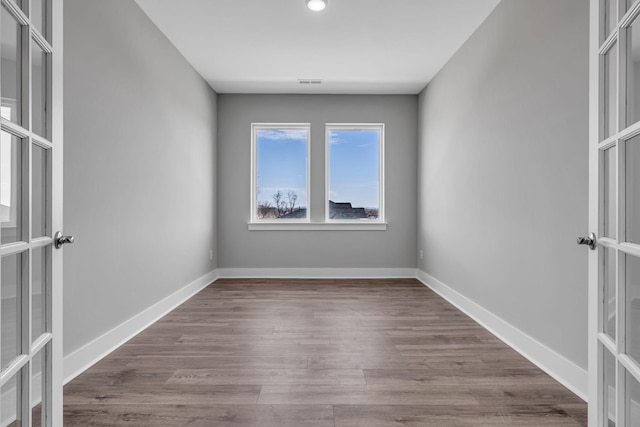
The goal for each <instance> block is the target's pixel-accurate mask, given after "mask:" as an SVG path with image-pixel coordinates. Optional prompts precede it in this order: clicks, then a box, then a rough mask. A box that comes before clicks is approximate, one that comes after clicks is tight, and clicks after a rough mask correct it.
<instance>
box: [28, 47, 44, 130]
mask: <svg viewBox="0 0 640 427" xmlns="http://www.w3.org/2000/svg"><path fill="white" fill-rule="evenodd" d="M31 52H32V54H31V61H32V67H33V68H32V70H31V73H32V74H31V78H32V81H31V92H32V97H31V100H32V102H33V106H32V117H33V121H32V127H33V129H32V130H33V131H34V132H35V133H37V134H38V135H41V136H43V137H47V117H46V102H47V98H46V93H47V82H46V79H47V75H46V69H47V67H46V66H47V55H46V54H45V53H44V51H43V50H42V48H40V45H38V43H36V42H34V41H33V40H32V41H31Z"/></svg>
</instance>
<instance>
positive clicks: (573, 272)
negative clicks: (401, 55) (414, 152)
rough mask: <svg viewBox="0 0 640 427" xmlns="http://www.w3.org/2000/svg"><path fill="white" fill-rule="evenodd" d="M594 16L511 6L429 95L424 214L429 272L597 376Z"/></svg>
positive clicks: (424, 115) (422, 155)
mask: <svg viewBox="0 0 640 427" xmlns="http://www.w3.org/2000/svg"><path fill="white" fill-rule="evenodd" d="M588 7H589V5H588V2H585V1H584V0H563V1H557V0H539V1H530V0H509V1H503V2H501V3H500V4H499V5H498V7H497V8H496V9H495V11H494V12H493V13H492V14H491V15H490V16H489V18H488V19H487V21H486V22H485V23H484V24H483V25H482V26H481V27H480V28H479V29H478V31H477V32H476V33H475V34H474V35H473V36H472V37H471V38H470V39H469V40H468V42H467V43H466V44H465V45H464V46H463V47H462V48H461V49H460V50H459V51H458V52H457V53H456V55H455V56H454V57H453V58H452V59H451V61H450V62H449V63H448V64H447V65H446V66H445V67H444V68H443V70H442V71H441V72H440V73H439V74H438V75H437V76H436V78H435V79H434V80H433V81H432V82H431V83H430V84H429V85H428V86H427V88H426V89H425V90H424V91H423V92H422V93H421V94H420V99H419V110H420V131H419V133H420V136H419V139H420V142H419V214H418V216H419V220H418V224H419V225H418V249H423V250H424V260H419V261H418V265H419V268H420V269H422V270H423V271H425V272H427V273H429V274H430V275H432V276H434V277H435V278H437V279H439V280H440V281H442V282H444V283H445V284H447V285H449V286H451V287H452V288H454V289H455V290H457V291H458V292H460V293H462V294H463V295H465V296H466V297H468V298H470V299H471V300H473V301H475V302H477V303H478V304H480V305H481V306H483V307H485V308H486V309H488V310H490V311H491V312H493V313H494V314H496V315H498V316H500V317H502V318H503V319H504V320H506V321H508V322H510V323H511V324H513V325H514V326H516V327H518V328H520V329H521V330H522V331H524V332H526V333H527V334H529V335H531V336H533V337H534V338H537V339H538V340H539V341H541V342H542V343H544V344H546V345H547V346H549V347H550V348H552V349H554V350H556V351H557V352H558V353H560V354H562V355H563V356H565V357H567V358H568V359H570V360H572V361H574V362H575V363H576V364H578V365H579V366H581V367H583V368H585V369H586V367H587V251H586V250H585V248H584V247H577V246H576V244H575V240H576V237H577V236H579V235H584V234H585V233H587V232H588V230H587V173H588V171H587V166H588V161H587V155H588V153H587V144H588V135H587V131H588V117H587V106H588V69H589V67H588V23H589V19H588ZM425 54H428V53H425Z"/></svg>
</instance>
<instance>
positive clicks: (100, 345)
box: [63, 270, 218, 384]
mask: <svg viewBox="0 0 640 427" xmlns="http://www.w3.org/2000/svg"><path fill="white" fill-rule="evenodd" d="M217 278H218V273H217V271H216V270H213V271H211V272H209V273H207V274H205V275H204V276H202V277H199V278H198V279H196V280H194V281H193V282H191V283H189V284H188V285H186V286H185V287H183V288H182V289H179V290H178V291H176V292H174V293H173V294H171V295H169V296H168V297H166V298H164V299H163V300H161V301H159V302H157V303H156V304H154V305H152V306H151V307H149V308H147V309H146V310H144V311H143V312H141V313H139V314H136V315H135V316H133V317H132V318H130V319H129V320H127V321H125V322H124V323H121V324H120V325H118V326H116V327H115V328H113V329H111V330H110V331H108V332H106V333H104V334H102V335H101V336H99V337H98V338H96V339H94V340H93V341H91V342H89V343H88V344H86V345H84V346H82V347H81V348H79V349H77V350H76V351H74V352H73V353H71V354H69V355H67V356H65V357H64V373H63V375H64V376H63V378H64V383H65V384H66V383H68V382H69V381H71V380H72V379H74V378H75V377H76V376H78V375H80V374H81V373H82V372H84V371H85V370H87V369H89V368H90V367H91V366H92V365H93V364H95V363H96V362H98V361H99V360H100V359H102V358H103V357H105V356H106V355H107V354H109V353H111V352H112V351H114V350H115V349H116V348H118V347H120V346H121V345H122V344H124V343H125V342H127V341H128V340H129V339H131V338H132V337H134V336H135V335H137V334H139V333H140V332H142V331H143V330H144V329H145V328H147V327H148V326H150V325H151V324H152V323H154V322H155V321H157V320H158V319H160V318H161V317H162V316H164V315H165V314H167V313H169V312H170V311H171V310H173V309H174V308H176V307H177V306H179V305H180V304H182V303H183V302H185V301H186V300H188V299H189V298H191V297H192V296H194V295H195V294H197V293H198V292H200V291H201V290H202V289H204V288H206V287H207V286H208V285H209V284H210V283H211V282H214V281H215V280H216V279H217Z"/></svg>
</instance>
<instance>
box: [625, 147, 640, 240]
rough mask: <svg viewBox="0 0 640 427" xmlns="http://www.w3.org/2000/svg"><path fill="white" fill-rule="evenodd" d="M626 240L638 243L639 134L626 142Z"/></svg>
mask: <svg viewBox="0 0 640 427" xmlns="http://www.w3.org/2000/svg"><path fill="white" fill-rule="evenodd" d="M626 156H627V159H626V168H625V169H626V175H627V176H626V178H625V180H626V192H627V194H626V200H625V202H626V208H627V209H626V210H627V212H626V219H627V220H626V229H627V235H626V239H625V240H626V241H627V242H631V243H637V244H640V136H636V137H635V138H633V139H631V140H630V141H629V142H628V143H627V151H626Z"/></svg>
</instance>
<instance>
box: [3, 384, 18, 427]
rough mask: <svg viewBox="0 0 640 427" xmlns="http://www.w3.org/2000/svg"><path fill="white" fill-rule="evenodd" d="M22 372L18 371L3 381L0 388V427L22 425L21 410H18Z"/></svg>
mask: <svg viewBox="0 0 640 427" xmlns="http://www.w3.org/2000/svg"><path fill="white" fill-rule="evenodd" d="M21 383H22V374H21V373H20V372H18V373H17V374H16V375H15V376H14V377H13V378H11V379H10V380H9V381H7V382H6V383H5V385H3V386H2V389H1V390H0V393H2V397H0V399H1V400H2V427H5V426H10V427H18V426H22V419H21V418H22V411H21V410H20V403H21V402H20V399H19V398H18V397H19V396H20V395H21V388H22V384H21Z"/></svg>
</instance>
